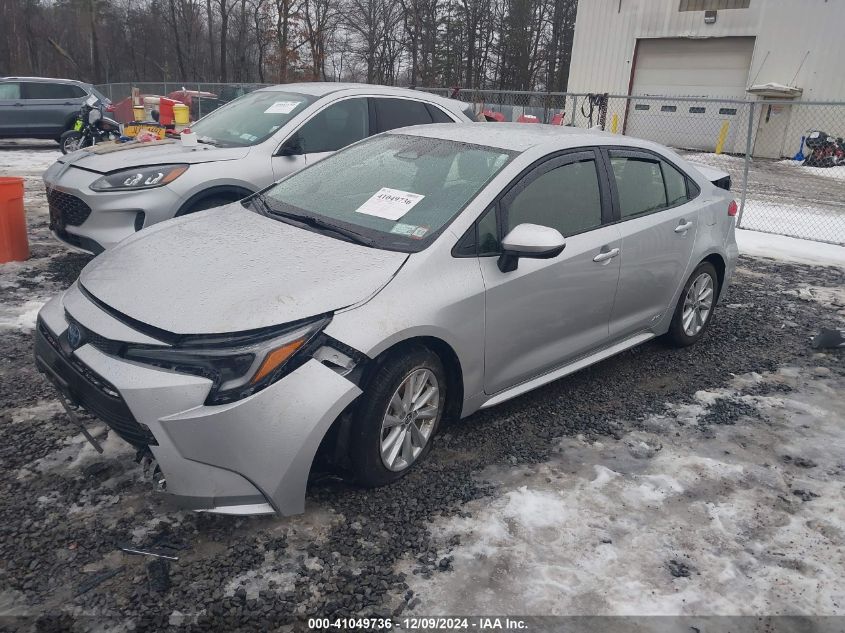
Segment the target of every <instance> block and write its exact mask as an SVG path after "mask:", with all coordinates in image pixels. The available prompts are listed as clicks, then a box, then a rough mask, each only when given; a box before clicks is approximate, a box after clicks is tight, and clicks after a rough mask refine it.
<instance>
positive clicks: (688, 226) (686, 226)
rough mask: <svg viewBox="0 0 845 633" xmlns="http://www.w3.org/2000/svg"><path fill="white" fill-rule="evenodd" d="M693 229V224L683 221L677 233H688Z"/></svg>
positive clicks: (677, 227) (676, 229)
mask: <svg viewBox="0 0 845 633" xmlns="http://www.w3.org/2000/svg"><path fill="white" fill-rule="evenodd" d="M691 228H692V222H687V221H686V220H681V223H680V224H679V225H678V226H676V227H675V233H686V232H687V231H689V230H690V229H691Z"/></svg>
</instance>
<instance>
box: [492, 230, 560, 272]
mask: <svg viewBox="0 0 845 633" xmlns="http://www.w3.org/2000/svg"><path fill="white" fill-rule="evenodd" d="M565 247H566V242H565V241H564V239H563V235H561V234H560V231H558V230H557V229H553V228H551V227H549V226H540V225H539V224H519V225H517V226H515V227H514V228H513V229H511V231H510V232H509V233H508V234H507V235H506V236H505V239H503V240H502V254H501V255H499V261H498V262H497V264H498V266H499V270H501V271H502V272H503V273H509V272H511V271H514V270H516V269H517V266H518V265H519V258H520V257H528V258H531V259H552V258H553V257H557V256H558V255H560V254H561V253H562V252H563V249H564V248H565Z"/></svg>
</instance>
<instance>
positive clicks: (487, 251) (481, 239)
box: [477, 206, 499, 256]
mask: <svg viewBox="0 0 845 633" xmlns="http://www.w3.org/2000/svg"><path fill="white" fill-rule="evenodd" d="M496 217H497V216H496V207H495V206H494V207H493V208H492V209H488V210H487V212H486V213H485V214H484V215H483V216H481V219H480V220H478V223H477V227H478V229H477V230H478V255H479V256H484V255H498V253H499V230H498V227H497V222H496Z"/></svg>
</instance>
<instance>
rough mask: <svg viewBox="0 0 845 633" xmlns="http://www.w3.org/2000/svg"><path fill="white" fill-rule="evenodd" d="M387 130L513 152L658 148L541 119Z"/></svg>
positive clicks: (631, 139)
mask: <svg viewBox="0 0 845 633" xmlns="http://www.w3.org/2000/svg"><path fill="white" fill-rule="evenodd" d="M390 133H401V134H407V135H412V136H422V137H429V138H438V139H444V140H452V141H460V142H464V143H472V144H475V145H486V146H487V147H495V148H499V149H504V150H510V151H516V152H524V151H527V150H529V149H531V148H533V147H538V146H543V147H544V148H545V149H547V150H549V151H554V150H556V149H568V148H571V147H583V146H584V145H630V146H633V147H644V148H648V149H662V146H660V145H658V144H656V143H652V142H651V141H646V140H643V139H638V138H631V137H628V136H621V135H619V134H611V133H610V132H603V131H601V130H593V129H584V128H577V127H570V126H563V125H546V124H543V123H491V122H487V123H458V124H449V123H435V124H431V125H416V126H414V127H407V128H400V129H397V130H391V131H390Z"/></svg>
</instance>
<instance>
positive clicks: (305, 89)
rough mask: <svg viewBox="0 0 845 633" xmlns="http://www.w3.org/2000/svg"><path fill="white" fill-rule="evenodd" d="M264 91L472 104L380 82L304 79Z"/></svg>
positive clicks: (456, 106) (458, 104)
mask: <svg viewBox="0 0 845 633" xmlns="http://www.w3.org/2000/svg"><path fill="white" fill-rule="evenodd" d="M261 90H262V91H274V90H279V91H285V92H293V93H297V92H298V93H299V94H305V95H313V96H315V97H324V96H326V95H328V94H331V93H333V92H340V91H342V90H366V91H367V92H368V93H369V94H375V95H378V94H383V95H390V96H397V97H413V98H415V99H425V100H426V101H431V102H434V103H437V102H440V103H448V104H449V105H450V106H451V107H452V108H457V109H458V110H462V109H466V108H467V107H469V106H470V105H471V104H466V103H462V102H461V101H458V100H457V99H448V98H446V97H441V96H439V95H436V94H434V93H432V92H425V91H423V90H414V89H412V88H398V87H396V86H381V85H378V84H363V83H352V82H339V81H303V82H299V83H290V84H276V85H275V86H266V87H264V88H261Z"/></svg>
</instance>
